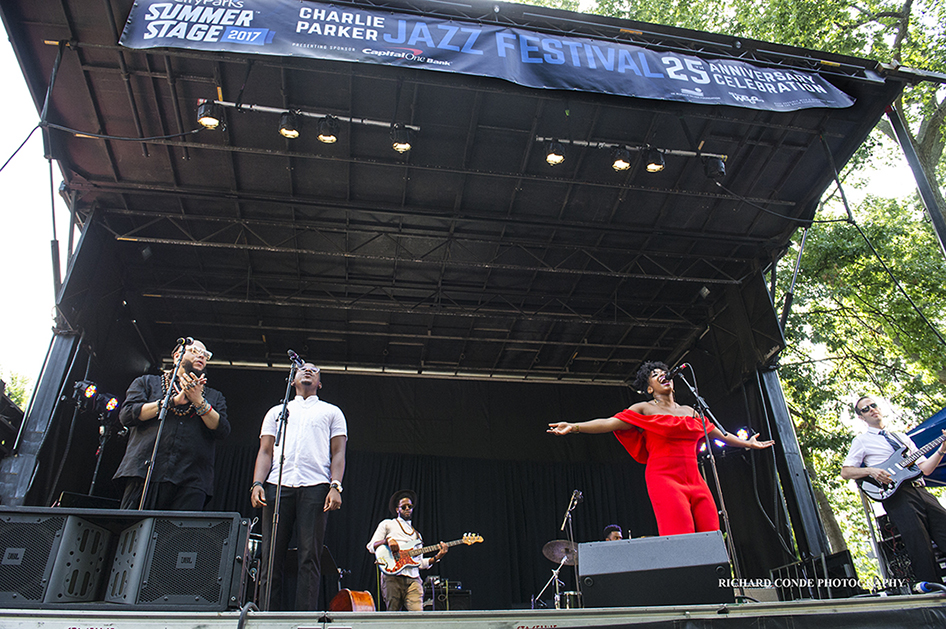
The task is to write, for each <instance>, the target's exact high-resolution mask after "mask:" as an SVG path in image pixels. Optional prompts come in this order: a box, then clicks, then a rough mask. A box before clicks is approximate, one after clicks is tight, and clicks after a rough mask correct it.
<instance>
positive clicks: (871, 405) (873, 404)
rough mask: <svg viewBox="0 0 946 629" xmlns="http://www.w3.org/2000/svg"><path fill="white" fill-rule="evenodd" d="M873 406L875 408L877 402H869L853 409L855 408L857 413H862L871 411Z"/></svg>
mask: <svg viewBox="0 0 946 629" xmlns="http://www.w3.org/2000/svg"><path fill="white" fill-rule="evenodd" d="M875 408H877V402H871V403H870V404H868V405H867V406H864V407H862V408H858V409H855V410H857V414H858V415H863V414H864V413H866V412H867V411H872V410H874V409H875Z"/></svg>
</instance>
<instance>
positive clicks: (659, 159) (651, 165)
mask: <svg viewBox="0 0 946 629" xmlns="http://www.w3.org/2000/svg"><path fill="white" fill-rule="evenodd" d="M644 163H646V164H647V172H649V173H659V172H660V171H661V170H663V169H664V166H666V162H664V155H663V153H661V152H660V151H659V150H658V149H655V148H653V147H651V148H649V149H647V150H646V151H645V152H644Z"/></svg>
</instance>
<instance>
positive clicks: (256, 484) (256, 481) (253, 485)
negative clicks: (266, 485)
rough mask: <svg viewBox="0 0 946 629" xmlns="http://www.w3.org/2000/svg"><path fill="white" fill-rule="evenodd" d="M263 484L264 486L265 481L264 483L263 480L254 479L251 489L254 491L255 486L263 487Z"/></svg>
mask: <svg viewBox="0 0 946 629" xmlns="http://www.w3.org/2000/svg"><path fill="white" fill-rule="evenodd" d="M262 486H263V483H262V482H260V481H258V480H255V481H253V484H252V485H250V491H251V492H252V491H253V490H254V489H255V488H257V487H262Z"/></svg>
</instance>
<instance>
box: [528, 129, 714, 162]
mask: <svg viewBox="0 0 946 629" xmlns="http://www.w3.org/2000/svg"><path fill="white" fill-rule="evenodd" d="M535 141H536V142H540V143H546V142H560V143H561V144H563V145H568V144H571V145H572V146H585V147H588V148H594V149H611V150H613V149H619V148H623V149H627V150H628V151H638V152H640V151H646V150H648V149H652V148H654V149H657V150H659V151H660V152H661V153H663V154H664V155H676V156H679V157H715V158H717V159H721V160H722V161H723V162H725V161H726V160H727V159H729V156H728V155H723V154H721V153H704V152H703V151H684V150H680V149H665V148H659V147H655V146H651V145H649V144H638V145H634V144H623V143H620V142H588V141H586V140H563V139H561V138H550V137H543V136H539V135H537V136H535Z"/></svg>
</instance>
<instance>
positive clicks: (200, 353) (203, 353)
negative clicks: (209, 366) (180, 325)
mask: <svg viewBox="0 0 946 629" xmlns="http://www.w3.org/2000/svg"><path fill="white" fill-rule="evenodd" d="M187 351H189V352H190V353H191V354H193V355H194V356H203V358H204V360H210V359H211V358H213V355H214V354H213V352H208V351H207V350H205V349H200V348H199V347H194V346H191V347H188V348H187Z"/></svg>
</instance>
